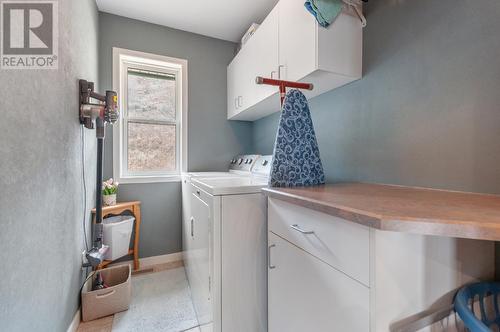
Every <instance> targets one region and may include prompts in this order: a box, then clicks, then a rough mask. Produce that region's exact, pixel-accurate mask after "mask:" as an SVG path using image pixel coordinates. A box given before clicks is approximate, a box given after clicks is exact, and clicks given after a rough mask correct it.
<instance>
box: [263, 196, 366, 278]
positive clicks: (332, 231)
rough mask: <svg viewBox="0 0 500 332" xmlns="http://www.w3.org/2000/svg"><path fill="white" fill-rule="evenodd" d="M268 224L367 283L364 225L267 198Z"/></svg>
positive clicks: (294, 241) (296, 243)
mask: <svg viewBox="0 0 500 332" xmlns="http://www.w3.org/2000/svg"><path fill="white" fill-rule="evenodd" d="M268 201H269V206H268V228H269V230H270V231H272V232H274V233H275V234H277V235H279V236H281V237H282V238H284V239H286V240H288V241H290V242H291V243H293V244H295V245H296V246H298V247H299V248H302V249H303V250H305V251H307V252H309V253H310V254H312V255H314V256H316V257H318V258H319V259H321V260H322V261H324V262H326V263H328V264H329V265H331V266H333V267H334V268H336V269H338V270H340V271H342V272H344V273H345V274H347V275H349V276H350V277H352V278H354V279H356V280H358V281H360V282H361V283H363V284H365V285H366V286H369V285H370V264H369V261H370V231H369V229H368V228H367V227H365V226H362V225H358V224H355V223H352V222H350V221H346V220H343V219H341V218H337V217H333V216H330V215H327V214H324V213H320V212H317V211H313V210H310V209H306V208H303V207H301V206H297V205H294V204H290V203H287V202H284V201H281V200H278V199H273V198H269V200H268Z"/></svg>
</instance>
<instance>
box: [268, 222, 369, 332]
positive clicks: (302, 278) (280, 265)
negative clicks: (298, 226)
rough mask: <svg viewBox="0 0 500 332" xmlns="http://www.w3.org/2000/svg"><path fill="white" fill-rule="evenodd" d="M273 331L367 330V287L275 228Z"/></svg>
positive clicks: (271, 295) (271, 267) (272, 249)
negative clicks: (304, 249)
mask: <svg viewBox="0 0 500 332" xmlns="http://www.w3.org/2000/svg"><path fill="white" fill-rule="evenodd" d="M268 236H269V238H268V242H269V246H270V250H269V269H268V282H269V293H268V301H269V304H268V305H269V319H268V321H269V332H282V331H287V332H294V331H295V332H305V331H315V332H321V331H325V332H332V331H339V332H340V331H350V332H365V331H368V330H369V289H368V287H366V286H364V285H362V284H361V283H359V282H358V281H355V280H353V279H352V278H350V277H348V276H346V275H345V274H343V273H342V272H340V271H338V270H336V269H334V268H332V267H331V266H329V265H328V264H326V263H324V262H322V261H320V260H319V259H318V258H316V257H314V256H312V255H311V254H309V253H307V252H305V251H303V250H302V249H300V248H298V247H296V246H295V245H293V244H291V243H290V242H288V241H286V240H284V239H282V238H281V237H279V236H277V235H275V234H274V233H272V232H269V234H268Z"/></svg>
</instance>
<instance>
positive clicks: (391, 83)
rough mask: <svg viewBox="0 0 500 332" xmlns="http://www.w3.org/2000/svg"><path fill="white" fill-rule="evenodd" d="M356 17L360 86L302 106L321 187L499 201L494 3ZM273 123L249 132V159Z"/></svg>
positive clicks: (423, 5)
mask: <svg viewBox="0 0 500 332" xmlns="http://www.w3.org/2000/svg"><path fill="white" fill-rule="evenodd" d="M365 9H366V14H367V18H368V26H367V27H366V28H365V30H364V59H363V62H364V63H363V64H364V77H363V78H362V79H361V80H360V81H357V82H354V83H352V84H350V85H348V86H345V87H342V88H340V89H337V90H333V91H331V92H328V93H325V94H323V95H321V96H318V97H316V98H313V99H312V100H311V101H310V108H311V112H312V117H313V122H314V125H315V129H316V133H317V136H318V142H319V146H320V151H321V157H322V160H323V164H324V167H325V171H326V176H327V180H328V181H329V182H332V181H346V180H347V181H351V180H354V181H370V182H382V183H394V184H404V185H417V186H426V187H436V188H449V189H455V190H467V191H478V192H488V193H500V166H499V165H500V130H499V128H500V106H499V105H500V93H499V89H500V66H499V65H498V64H499V59H500V38H499V37H498V31H500V20H499V19H498V15H499V14H500V2H499V1H496V0H481V1H473V0H464V1H454V0H440V1H436V0H418V1H409V0H406V1H393V0H378V1H370V2H369V3H368V5H366V7H365ZM277 124H278V114H275V115H271V116H269V117H267V118H264V119H262V120H259V121H257V122H255V123H254V126H253V143H254V150H255V151H259V152H263V153H271V152H272V147H273V143H274V137H275V133H276V129H277Z"/></svg>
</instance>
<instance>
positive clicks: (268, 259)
mask: <svg viewBox="0 0 500 332" xmlns="http://www.w3.org/2000/svg"><path fill="white" fill-rule="evenodd" d="M274 247H276V245H275V244H271V245H270V246H269V248H268V250H267V263H268V264H269V269H274V268H276V266H275V265H272V264H271V248H274Z"/></svg>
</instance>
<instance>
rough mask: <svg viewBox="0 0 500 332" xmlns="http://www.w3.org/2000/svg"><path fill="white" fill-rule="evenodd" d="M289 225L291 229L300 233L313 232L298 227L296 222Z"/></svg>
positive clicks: (312, 232)
mask: <svg viewBox="0 0 500 332" xmlns="http://www.w3.org/2000/svg"><path fill="white" fill-rule="evenodd" d="M290 227H291V228H292V229H294V230H296V231H297V232H299V233H302V234H314V231H305V230H303V229H302V228H300V226H299V225H297V224H293V225H291V226H290Z"/></svg>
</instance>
